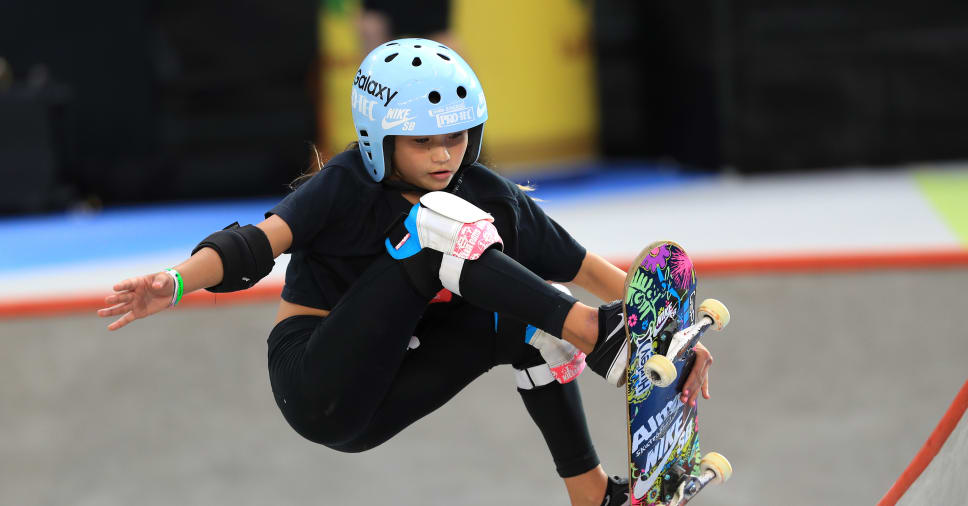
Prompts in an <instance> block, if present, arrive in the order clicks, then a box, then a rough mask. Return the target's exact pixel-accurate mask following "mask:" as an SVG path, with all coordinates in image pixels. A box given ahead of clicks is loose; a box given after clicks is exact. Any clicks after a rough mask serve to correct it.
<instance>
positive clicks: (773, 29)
mask: <svg viewBox="0 0 968 506" xmlns="http://www.w3.org/2000/svg"><path fill="white" fill-rule="evenodd" d="M317 8H318V0H291V1H287V2H276V3H265V2H257V1H255V0H240V1H235V2H232V1H228V0H205V1H196V2H190V1H187V0H125V1H121V0H104V1H101V2H95V3H93V4H92V3H83V2H67V1H65V0H31V1H27V0H5V1H4V2H3V3H2V4H0V58H4V59H5V60H6V62H7V64H8V66H9V67H8V68H9V69H12V73H11V72H6V73H4V71H3V70H0V213H27V212H39V211H45V210H54V209H63V208H65V207H68V206H71V205H75V204H77V203H79V202H80V203H84V202H87V203H91V204H92V205H94V206H97V205H100V204H101V203H108V204H117V203H125V202H136V201H158V200H177V199H195V198H209V199H210V198H229V197H239V196H254V195H278V194H281V193H282V192H283V191H285V185H286V183H287V182H289V181H290V180H291V179H292V178H293V177H294V176H295V175H296V174H297V173H298V172H300V170H301V169H302V168H304V167H305V166H306V165H307V163H308V161H309V154H310V149H309V146H308V144H309V143H310V142H312V141H314V140H315V138H316V135H315V131H314V127H315V125H314V123H315V121H314V114H315V112H314V111H315V110H316V107H315V104H313V101H314V100H315V98H314V91H313V90H316V89H318V87H317V86H316V85H315V76H314V69H316V68H317V66H316V64H315V61H316V58H317V51H316V27H317ZM593 12H594V18H595V19H594V23H595V26H596V35H595V38H596V40H595V47H596V52H597V60H598V69H599V71H598V76H599V77H598V79H599V83H598V85H599V86H598V87H599V90H600V94H601V97H600V109H601V119H602V121H601V124H602V128H601V132H600V136H601V146H602V155H603V156H604V157H606V158H634V159H666V160H671V161H674V162H678V163H679V164H681V165H683V166H684V167H686V168H690V167H694V168H700V169H719V168H722V167H726V166H732V167H736V168H738V169H739V170H741V171H745V172H760V171H778V170H803V169H810V168H815V167H842V166H848V165H880V166H890V165H895V164H899V163H904V162H910V161H929V160H949V159H965V158H968V143H966V142H964V139H966V138H968V122H966V121H964V118H965V116H966V114H968V98H966V94H965V93H964V90H965V89H966V85H968V64H966V63H965V62H968V4H964V3H959V2H951V1H949V2H940V1H936V0H935V1H928V2H922V3H919V4H917V5H910V4H907V3H902V2H899V1H896V0H889V1H883V2H876V3H853V2H829V1H828V2H806V1H803V0H797V1H781V0H773V1H755V2H754V1H728V0H718V1H715V0H697V1H695V2H688V3H682V2H673V1H671V0H656V1H649V2H638V1H633V0H609V1H598V2H594V8H593Z"/></svg>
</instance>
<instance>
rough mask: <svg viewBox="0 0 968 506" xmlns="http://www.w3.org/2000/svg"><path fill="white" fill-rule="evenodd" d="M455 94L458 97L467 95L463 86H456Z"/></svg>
mask: <svg viewBox="0 0 968 506" xmlns="http://www.w3.org/2000/svg"><path fill="white" fill-rule="evenodd" d="M457 96H458V97H460V98H464V97H466V96H467V90H465V89H464V87H463V86H458V87H457Z"/></svg>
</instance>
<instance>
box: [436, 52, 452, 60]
mask: <svg viewBox="0 0 968 506" xmlns="http://www.w3.org/2000/svg"><path fill="white" fill-rule="evenodd" d="M437 56H439V57H441V58H443V59H445V60H447V61H450V57H449V56H447V55H445V54H440V53H437Z"/></svg>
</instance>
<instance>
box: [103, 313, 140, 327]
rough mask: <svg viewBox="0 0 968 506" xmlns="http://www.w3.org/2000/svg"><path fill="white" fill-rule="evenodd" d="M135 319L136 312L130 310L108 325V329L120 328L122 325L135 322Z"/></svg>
mask: <svg viewBox="0 0 968 506" xmlns="http://www.w3.org/2000/svg"><path fill="white" fill-rule="evenodd" d="M134 320H135V317H134V313H132V312H130V311H128V312H127V313H125V315H124V316H122V317H121V318H118V319H117V320H116V321H115V322H114V323H112V324H111V325H108V330H118V329H119V328H121V327H124V326H125V325H127V324H129V323H131V322H133V321H134Z"/></svg>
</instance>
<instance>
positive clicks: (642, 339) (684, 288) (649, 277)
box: [625, 242, 699, 505]
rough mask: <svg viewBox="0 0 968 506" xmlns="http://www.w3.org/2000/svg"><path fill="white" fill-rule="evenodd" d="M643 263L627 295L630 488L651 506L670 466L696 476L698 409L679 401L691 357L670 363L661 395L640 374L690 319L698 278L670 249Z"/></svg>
mask: <svg viewBox="0 0 968 506" xmlns="http://www.w3.org/2000/svg"><path fill="white" fill-rule="evenodd" d="M640 258H641V260H640V261H639V262H636V263H635V264H633V267H632V268H631V270H630V271H629V274H628V277H627V278H626V292H625V310H626V313H625V314H626V317H627V319H628V320H627V322H626V323H627V327H628V331H629V337H630V355H629V357H630V360H629V370H628V382H627V384H626V394H627V398H628V421H629V482H630V483H631V487H632V504H633V505H654V504H659V503H661V502H663V501H664V500H665V498H664V497H662V483H663V481H664V477H665V476H666V475H667V474H668V472H669V471H670V470H671V469H672V468H673V466H676V465H678V466H681V467H682V468H683V469H685V471H686V473H688V474H693V475H698V474H699V466H698V463H699V432H698V427H697V425H696V410H695V409H694V408H693V409H688V408H687V407H686V406H685V405H683V403H682V401H680V400H679V392H680V391H681V388H682V383H683V382H684V381H685V379H686V377H687V376H688V372H689V370H690V368H691V366H692V362H693V360H694V356H693V354H692V353H687V354H686V357H685V359H684V360H677V361H675V362H674V363H675V366H676V370H677V372H678V373H679V374H678V377H677V379H676V381H675V383H674V384H672V385H670V386H668V387H666V388H658V387H655V386H654V385H653V384H652V382H651V381H650V380H649V378H648V376H647V375H646V374H645V371H644V366H645V362H646V361H647V360H648V359H649V357H651V356H652V355H653V354H655V353H656V351H657V350H658V349H659V346H660V342H661V340H662V335H663V334H664V333H666V332H668V333H670V334H671V333H674V332H675V331H676V330H678V329H680V328H684V327H687V326H689V325H691V324H692V322H693V320H694V319H695V307H694V306H695V297H696V273H695V270H694V269H693V266H692V261H691V260H690V259H689V256H688V255H686V253H685V251H683V250H682V248H681V247H679V245H677V244H675V243H670V242H662V243H653V244H652V245H650V246H649V248H647V251H645V252H644V253H643V254H642V255H640Z"/></svg>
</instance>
